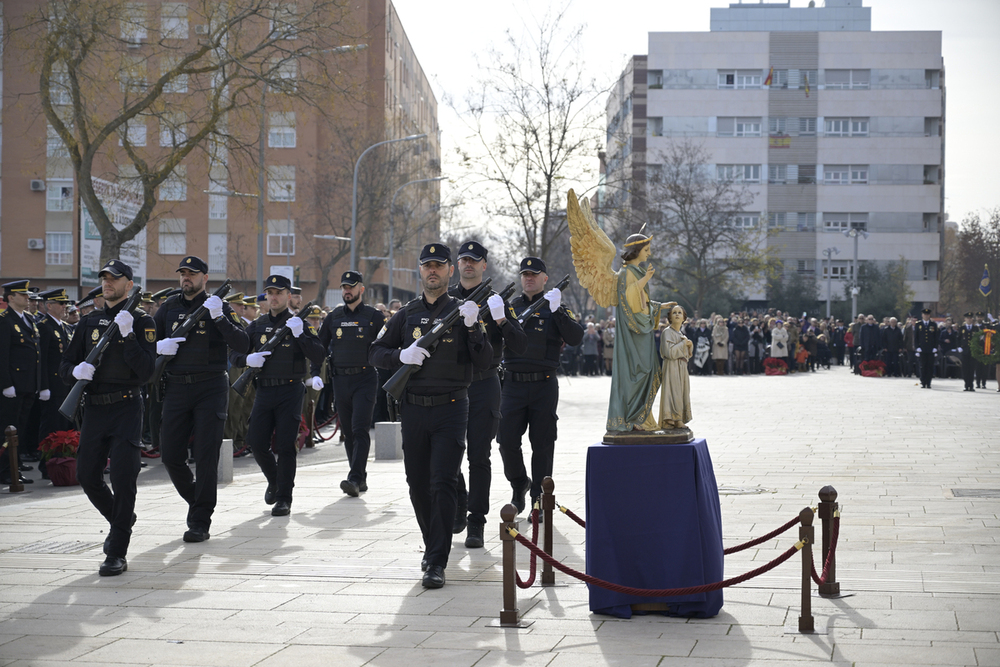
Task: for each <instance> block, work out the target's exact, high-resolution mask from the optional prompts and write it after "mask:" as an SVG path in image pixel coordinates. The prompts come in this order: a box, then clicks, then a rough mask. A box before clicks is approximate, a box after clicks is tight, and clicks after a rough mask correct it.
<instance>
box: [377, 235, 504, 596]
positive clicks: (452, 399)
mask: <svg viewBox="0 0 1000 667" xmlns="http://www.w3.org/2000/svg"><path fill="white" fill-rule="evenodd" d="M454 272H455V267H454V265H452V263H451V250H450V249H449V248H448V246H446V245H444V244H443V243H431V244H428V245H426V246H424V248H423V250H422V251H421V252H420V283H421V286H422V288H423V294H422V295H421V296H420V297H418V298H416V299H414V300H413V301H410V302H409V303H408V304H406V305H405V306H403V308H401V309H400V310H399V311H397V312H396V314H395V315H393V316H392V317H391V318H390V319H389V322H388V323H387V324H386V325H385V328H384V329H383V330H382V332H380V333H379V335H378V338H377V339H376V340H375V342H374V343H372V346H371V349H370V351H369V354H368V357H369V359H370V360H371V362H372V363H373V364H375V365H376V366H379V367H380V368H387V369H391V368H394V367H396V366H398V365H399V364H413V365H416V366H420V369H419V370H418V371H417V372H415V373H414V374H413V375H412V376H411V377H410V380H409V383H408V384H407V386H406V392H405V394H404V396H403V398H402V400H401V401H400V408H399V409H400V421H401V422H402V432H403V466H404V468H405V469H406V483H407V485H409V487H410V501H411V502H412V503H413V510H414V512H415V514H416V516H417V523H418V524H419V525H420V532H421V534H422V535H423V538H424V559H423V562H422V563H421V567H422V568H423V569H424V576H423V582H422V583H423V585H424V587H425V588H441V587H442V586H444V582H445V577H444V569H445V568H446V567H447V566H448V555H449V554H450V553H451V535H452V526H453V525H454V522H455V506H456V489H455V485H456V477H457V474H458V467H459V466H460V465H461V463H462V451H463V450H464V449H465V431H466V426H467V424H468V419H469V391H468V389H469V384H470V383H471V382H472V375H473V373H475V372H477V371H484V370H486V369H487V368H489V366H490V362H491V360H492V358H493V348H492V347H491V346H490V342H489V339H488V338H487V337H486V333H485V331H484V329H483V327H482V325H481V324H480V323H479V306H478V305H477V304H476V303H475V302H474V301H464V302H460V301H459V300H458V299H455V298H453V297H451V296H449V295H448V279H449V278H450V277H451V275H452V274H453V273H454ZM456 308H457V309H458V311H459V313H460V314H461V317H460V318H459V321H458V322H456V323H455V324H454V325H453V326H452V328H451V329H450V330H449V331H448V332H447V333H446V334H445V335H444V336H443V337H441V338H440V339H439V341H438V345H437V347H436V349H435V351H434V353H433V354H431V353H430V352H428V351H427V350H425V349H423V348H420V347H417V345H416V342H417V340H418V339H419V338H420V337H421V336H422V335H423V334H425V333H427V332H429V331H430V330H431V328H432V327H433V326H434V323H435V322H436V321H438V320H439V319H440V318H442V317H445V316H447V315H448V313H450V312H452V311H454V310H455V309H456Z"/></svg>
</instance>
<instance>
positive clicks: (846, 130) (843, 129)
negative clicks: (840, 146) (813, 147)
mask: <svg viewBox="0 0 1000 667" xmlns="http://www.w3.org/2000/svg"><path fill="white" fill-rule="evenodd" d="M823 132H824V133H825V134H826V135H827V136H828V137H867V136H868V119H867V118H827V119H826V120H825V126H824V128H823Z"/></svg>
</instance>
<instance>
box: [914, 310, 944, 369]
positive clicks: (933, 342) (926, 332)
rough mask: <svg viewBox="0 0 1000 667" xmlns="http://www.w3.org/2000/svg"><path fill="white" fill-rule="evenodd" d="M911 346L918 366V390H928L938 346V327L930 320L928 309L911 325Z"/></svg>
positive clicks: (922, 311)
mask: <svg viewBox="0 0 1000 667" xmlns="http://www.w3.org/2000/svg"><path fill="white" fill-rule="evenodd" d="M913 346H914V348H915V349H916V355H917V360H918V362H917V363H918V364H919V365H920V388H921V389H930V388H931V380H932V379H933V378H934V355H935V354H937V346H938V326H937V324H936V323H935V322H933V321H932V320H931V309H930V308H924V309H923V310H921V311H920V320H918V321H917V323H916V324H914V325H913Z"/></svg>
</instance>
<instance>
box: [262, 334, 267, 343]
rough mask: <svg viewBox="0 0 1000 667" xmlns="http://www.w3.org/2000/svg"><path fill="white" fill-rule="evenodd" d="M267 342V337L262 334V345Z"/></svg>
mask: <svg viewBox="0 0 1000 667" xmlns="http://www.w3.org/2000/svg"><path fill="white" fill-rule="evenodd" d="M266 342H267V336H266V335H264V334H261V335H260V344H261V345H263V344H264V343H266Z"/></svg>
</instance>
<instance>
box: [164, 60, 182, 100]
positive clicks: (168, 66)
mask: <svg viewBox="0 0 1000 667" xmlns="http://www.w3.org/2000/svg"><path fill="white" fill-rule="evenodd" d="M180 62H181V59H180V57H179V56H164V57H163V58H162V60H160V75H161V76H162V75H164V74H166V73H167V72H170V71H172V70H173V69H174V68H176V67H177V66H178V65H180ZM187 91H188V75H187V74H178V75H176V76H174V78H172V79H170V80H169V81H167V82H166V83H165V84H164V85H163V92H165V93H186V92H187Z"/></svg>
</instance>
